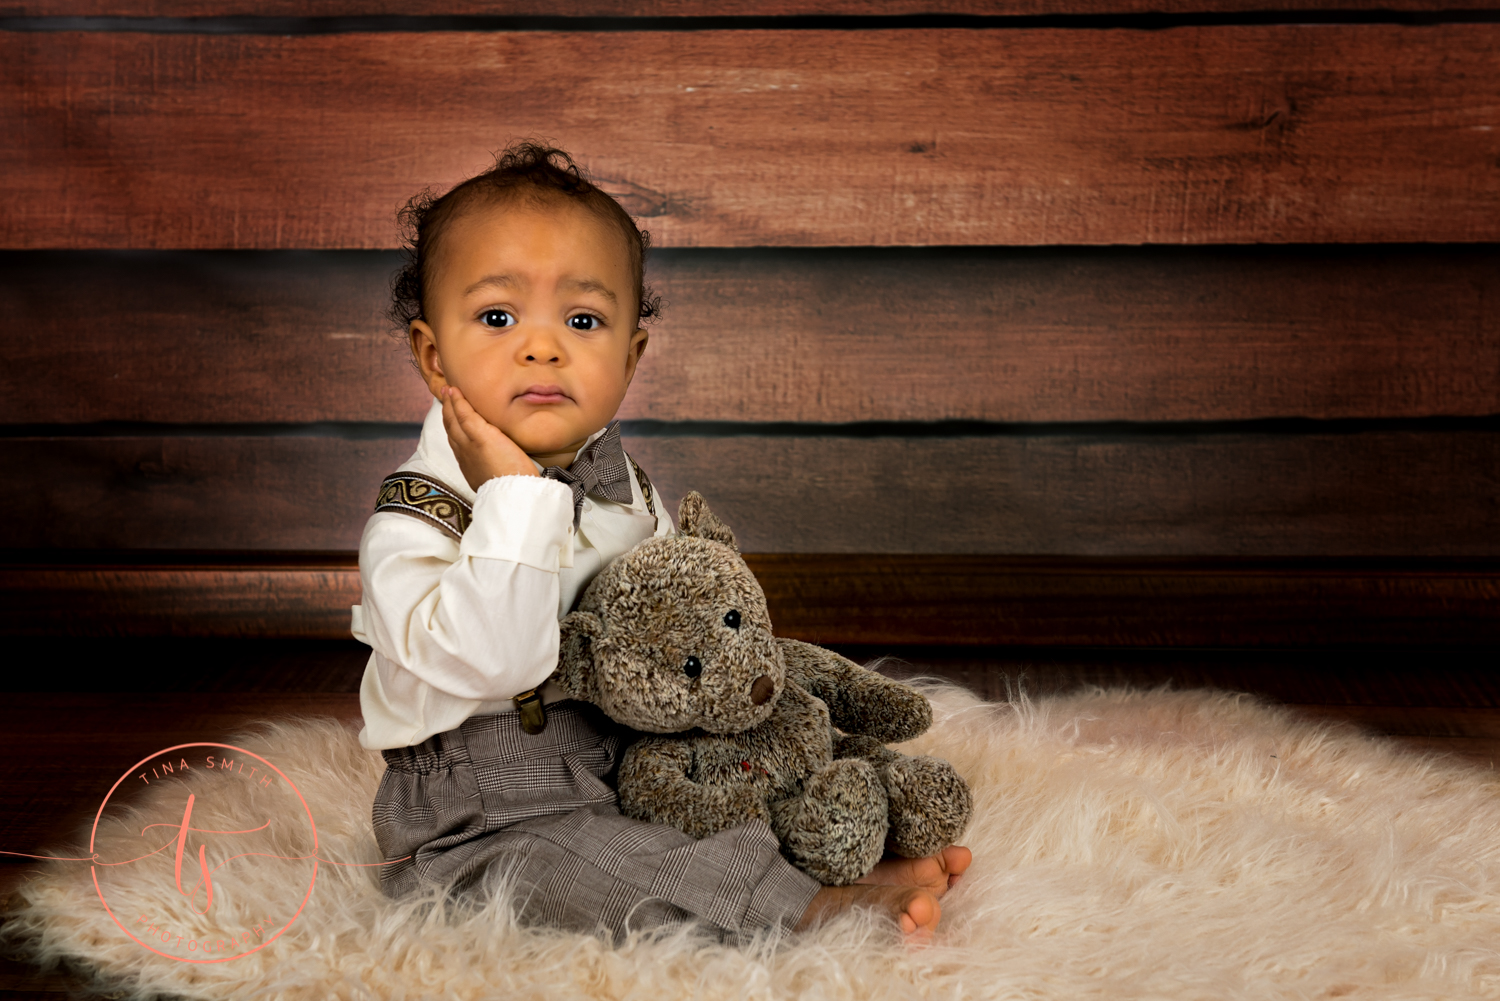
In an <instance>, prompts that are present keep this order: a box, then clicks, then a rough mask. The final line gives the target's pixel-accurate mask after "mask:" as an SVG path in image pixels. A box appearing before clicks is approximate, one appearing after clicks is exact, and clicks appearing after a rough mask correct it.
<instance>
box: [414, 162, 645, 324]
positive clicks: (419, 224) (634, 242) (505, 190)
mask: <svg viewBox="0 0 1500 1001" xmlns="http://www.w3.org/2000/svg"><path fill="white" fill-rule="evenodd" d="M528 189H529V190H528ZM553 193H555V194H558V195H561V196H563V197H566V198H572V199H575V200H576V201H578V202H581V203H582V204H583V205H584V206H586V207H587V208H588V209H589V210H590V211H592V212H594V213H595V214H597V215H599V216H600V217H602V218H604V219H606V220H608V221H609V222H612V223H614V224H615V226H617V227H619V229H620V234H621V235H622V236H623V237H624V238H625V246H626V249H627V251H628V252H629V254H630V269H631V274H632V275H633V277H634V278H635V290H636V296H637V298H638V299H639V301H640V310H639V312H638V314H637V319H638V322H640V323H649V322H651V321H652V320H655V319H656V318H657V317H659V316H660V315H661V296H659V295H655V294H653V293H652V291H651V289H650V288H649V287H648V286H647V285H646V282H645V272H646V254H647V252H648V251H649V250H650V249H651V234H650V233H648V232H646V231H645V230H643V229H641V228H640V227H639V226H637V225H636V224H635V220H634V219H632V218H630V213H628V212H626V211H625V210H624V209H623V208H621V207H620V203H619V202H617V201H615V200H614V199H613V198H612V197H610V196H609V195H608V194H607V193H605V192H604V191H601V190H600V189H599V188H598V187H597V186H595V185H594V183H593V182H592V181H590V180H589V179H588V177H587V176H585V175H584V173H583V171H582V170H580V169H579V167H578V165H577V164H576V163H574V162H573V158H572V157H571V156H569V155H568V154H567V153H566V152H564V151H563V150H560V149H558V148H557V147H555V146H547V145H543V144H542V143H538V142H534V141H532V140H526V141H524V142H518V143H513V144H511V145H510V146H507V147H506V148H505V150H504V151H503V152H501V153H500V154H499V155H497V156H496V157H495V165H494V166H493V167H491V168H490V169H489V170H486V171H485V172H484V173H482V174H477V175H475V176H474V177H471V178H469V179H468V180H467V181H464V182H462V183H460V184H458V185H455V186H454V187H453V188H451V189H450V190H449V191H448V192H447V193H446V194H443V195H437V194H434V193H433V191H432V190H431V189H430V188H429V189H425V190H423V191H422V192H421V194H418V195H417V196H415V197H414V198H412V199H411V200H410V201H408V202H407V203H406V206H405V207H404V208H402V209H401V211H400V213H399V214H398V216H397V218H398V219H399V220H400V223H401V230H402V236H403V247H402V249H403V250H404V251H405V252H406V263H405V264H404V265H403V266H402V268H401V270H400V271H398V272H397V273H396V275H395V277H394V278H392V279H391V311H390V316H391V319H392V321H394V322H395V323H398V324H400V326H401V328H402V329H403V330H405V329H407V328H408V327H410V326H411V322H412V321H413V320H425V319H426V318H427V312H426V308H425V306H424V303H423V299H424V295H425V292H426V288H427V281H428V279H429V277H430V275H431V266H432V259H433V254H434V252H435V250H436V248H437V246H438V244H439V242H440V241H441V239H442V235H443V231H444V230H445V229H447V227H448V223H449V222H450V221H452V220H453V219H454V218H455V217H456V216H458V215H459V214H460V213H462V212H463V211H464V210H465V209H466V208H467V207H469V206H470V205H471V204H472V203H474V202H476V201H481V200H482V201H494V200H498V199H500V198H507V197H514V196H516V195H520V196H522V197H525V196H527V195H530V196H531V197H532V198H534V199H542V198H545V197H546V196H547V195H549V194H553Z"/></svg>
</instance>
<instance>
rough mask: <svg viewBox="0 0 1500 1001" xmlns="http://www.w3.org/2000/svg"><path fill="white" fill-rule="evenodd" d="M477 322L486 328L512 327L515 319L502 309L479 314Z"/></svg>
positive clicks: (488, 310)
mask: <svg viewBox="0 0 1500 1001" xmlns="http://www.w3.org/2000/svg"><path fill="white" fill-rule="evenodd" d="M479 322H480V323H482V324H484V325H485V326H486V327H513V326H515V324H516V318H515V317H514V316H511V315H510V314H509V313H507V312H506V311H505V310H503V309H487V310H485V311H484V312H483V313H480V314H479Z"/></svg>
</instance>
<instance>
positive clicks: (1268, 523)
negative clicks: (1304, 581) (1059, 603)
mask: <svg viewBox="0 0 1500 1001" xmlns="http://www.w3.org/2000/svg"><path fill="white" fill-rule="evenodd" d="M629 447H630V449H631V452H632V454H633V455H634V456H635V457H636V458H637V459H638V460H639V461H640V462H641V463H642V464H643V465H644V467H645V468H646V469H647V470H648V471H649V472H650V473H651V476H652V478H653V480H654V481H655V482H656V485H657V487H658V488H659V490H660V492H661V493H662V494H663V495H664V496H665V497H666V498H667V499H668V500H669V501H670V502H671V503H672V504H675V503H676V501H677V498H679V497H681V496H682V495H683V494H685V493H686V492H687V491H688V490H689V489H697V490H699V491H700V492H701V493H703V495H704V496H705V497H707V498H708V499H709V501H710V502H711V503H712V504H713V506H714V508H715V510H716V511H718V512H719V513H720V514H721V515H722V516H723V517H724V518H725V520H726V521H727V522H728V523H729V524H730V525H731V526H733V527H734V528H735V530H736V531H737V532H738V533H739V535H740V538H741V542H742V544H743V546H744V548H745V549H746V550H748V551H751V552H915V553H974V552H987V553H1012V554H1019V553H1036V554H1043V553H1066V554H1078V555H1099V556H1104V555H1122V556H1123V555H1142V556H1148V555H1168V554H1171V555H1197V554H1215V555H1228V554H1238V555H1307V554H1319V555H1373V554H1386V555H1434V556H1435V555H1453V556H1458V555H1471V556H1479V555H1490V554H1495V553H1497V552H1500V436H1497V435H1494V434H1492V433H1488V432H1456V433H1451V434H1450V433H1419V432H1402V431H1382V432H1370V433H1362V434H1309V435H1276V434H1250V433H1244V434H1191V433H1187V434H1166V433H1163V434H1140V435H1131V434H1126V435H1112V434H1094V435H1090V434H1057V435H1041V436H1035V437H1019V436H1018V437H996V438H978V437H976V438H930V439H921V438H914V439H913V438H908V439H899V438H884V439H882V438H864V439H861V438H847V439H838V438H791V437H788V438H758V437H749V436H746V437H732V438H720V439H709V438H642V439H636V440H634V441H632V442H630V443H629Z"/></svg>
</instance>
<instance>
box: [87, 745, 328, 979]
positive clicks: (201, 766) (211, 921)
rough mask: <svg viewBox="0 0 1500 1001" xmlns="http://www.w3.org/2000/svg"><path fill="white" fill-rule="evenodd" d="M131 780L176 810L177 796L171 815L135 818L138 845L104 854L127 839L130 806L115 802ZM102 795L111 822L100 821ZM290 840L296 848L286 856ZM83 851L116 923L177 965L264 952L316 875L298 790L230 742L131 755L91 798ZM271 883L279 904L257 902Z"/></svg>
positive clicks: (312, 830)
mask: <svg viewBox="0 0 1500 1001" xmlns="http://www.w3.org/2000/svg"><path fill="white" fill-rule="evenodd" d="M135 783H144V784H145V785H147V786H151V785H156V786H158V787H160V786H161V785H167V786H169V787H172V788H171V789H170V791H164V790H162V789H160V788H158V789H157V790H156V795H157V800H156V802H157V803H164V802H166V803H173V805H174V806H175V802H174V800H175V798H176V797H177V795H178V794H180V796H181V800H182V815H181V818H180V820H174V821H173V822H170V823H152V824H146V825H144V826H143V827H142V828H141V829H140V830H139V831H138V834H139V836H140V850H139V851H138V852H125V854H126V855H127V856H128V857H125V858H112V857H111V858H106V857H103V856H102V855H101V848H102V847H103V846H104V845H105V844H107V845H108V846H109V851H110V854H111V855H113V854H115V853H117V852H120V851H121V848H122V845H125V844H128V842H126V841H125V840H124V839H123V838H122V837H120V835H119V830H120V827H121V825H122V824H123V823H124V822H125V820H126V818H127V817H128V814H127V812H126V811H127V810H128V809H129V805H128V803H126V804H123V805H122V804H121V803H120V802H119V801H120V800H122V799H125V798H126V797H125V796H124V792H125V789H124V787H128V786H130V785H133V784H135ZM117 793H119V794H121V795H117ZM112 800H114V801H116V807H117V812H118V813H119V814H120V816H119V817H113V816H111V817H106V811H107V810H109V809H110V807H111V801H112ZM304 825H305V827H304ZM101 826H103V827H104V828H106V829H108V828H111V827H112V828H114V829H115V833H113V834H112V835H107V830H104V831H102V830H101ZM291 845H295V846H298V849H302V848H303V846H305V850H302V851H301V852H300V853H299V854H288V846H291ZM89 851H90V854H91V856H92V858H93V860H94V861H93V864H92V865H91V867H90V868H91V869H92V872H93V879H94V889H95V890H96V891H97V892H98V894H99V900H100V902H101V903H103V904H104V909H105V910H106V911H108V912H109V916H110V917H111V918H112V919H113V920H114V922H115V924H116V925H118V926H119V927H120V929H121V930H122V931H124V932H125V934H127V935H129V936H130V937H131V938H132V939H134V940H135V941H136V942H138V943H140V944H141V945H142V946H144V947H145V948H147V949H150V950H151V951H152V952H154V953H156V954H157V955H160V956H165V957H167V958H168V959H176V960H179V961H181V962H184V963H224V962H228V961H229V960H232V959H238V958H239V957H241V956H248V955H250V954H251V953H253V952H258V951H259V950H261V949H263V948H265V947H266V946H267V945H269V944H271V943H272V942H274V941H276V939H278V938H280V937H281V935H282V934H283V933H284V932H285V931H286V930H287V929H288V928H290V927H291V926H292V923H293V922H294V921H296V920H297V918H298V917H299V916H300V915H301V914H302V911H303V908H305V907H306V906H307V901H308V900H309V899H310V898H311V897H312V891H313V885H314V883H315V882H316V881H317V878H318V857H317V854H318V829H317V826H316V825H315V824H314V823H313V817H312V811H311V810H309V809H308V806H307V801H306V800H305V799H304V798H303V796H302V792H301V790H299V789H298V788H297V786H296V784H295V783H294V782H292V780H291V779H290V778H288V777H287V775H286V773H285V772H283V771H282V770H281V769H280V768H277V767H276V766H275V765H273V764H272V763H271V762H269V761H267V760H266V759H265V758H263V757H261V756H260V755H259V754H256V753H255V752H254V751H247V750H245V749H244V748H243V747H235V746H234V745H232V744H218V743H196V744H176V745H174V746H172V747H168V748H165V749H163V750H161V751H158V752H156V753H155V754H152V755H149V756H147V757H145V758H142V759H141V760H140V761H138V762H136V763H135V764H134V765H133V766H131V768H130V769H129V770H128V771H126V773H125V774H124V775H122V776H120V778H119V779H117V780H116V781H115V784H114V785H113V786H111V787H110V790H109V792H108V793H107V794H105V797H104V802H102V803H100V804H99V812H98V813H97V814H95V816H94V825H93V829H92V831H91V832H90V835H89ZM268 870H269V871H268ZM303 870H306V872H305V875H304V872H303ZM101 875H103V877H104V878H102V879H101ZM304 882H305V889H304ZM271 886H274V887H275V888H276V890H275V895H276V896H277V897H280V896H282V895H285V897H286V899H285V900H284V901H283V900H269V901H268V900H266V899H265V897H264V893H263V891H264V890H265V889H266V888H267V887H271ZM299 897H300V899H298V898H299ZM252 901H254V902H253V903H252Z"/></svg>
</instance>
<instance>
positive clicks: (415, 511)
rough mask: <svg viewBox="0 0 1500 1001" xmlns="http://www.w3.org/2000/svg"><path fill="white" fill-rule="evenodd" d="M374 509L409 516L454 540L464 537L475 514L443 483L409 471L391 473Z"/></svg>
mask: <svg viewBox="0 0 1500 1001" xmlns="http://www.w3.org/2000/svg"><path fill="white" fill-rule="evenodd" d="M375 510H376V511H399V512H401V513H402V514H409V515H411V516H412V517H413V518H417V519H419V520H421V521H425V522H427V523H428V524H429V525H432V526H434V527H435V528H439V529H442V530H443V531H444V532H447V533H448V534H449V535H451V536H453V538H455V539H461V538H463V534H464V531H465V529H467V528H468V527H469V520H470V519H471V518H472V517H473V514H474V508H473V507H471V506H470V505H469V503H468V501H465V500H464V499H463V498H462V497H459V496H458V494H456V493H454V491H453V488H452V487H450V486H448V485H447V484H446V483H444V482H443V481H442V480H438V479H434V478H433V477H431V476H424V475H422V474H421V473H409V472H400V473H392V474H391V475H389V476H387V477H386V478H385V479H384V480H383V481H382V482H381V484H380V495H379V496H378V497H376V498H375Z"/></svg>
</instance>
